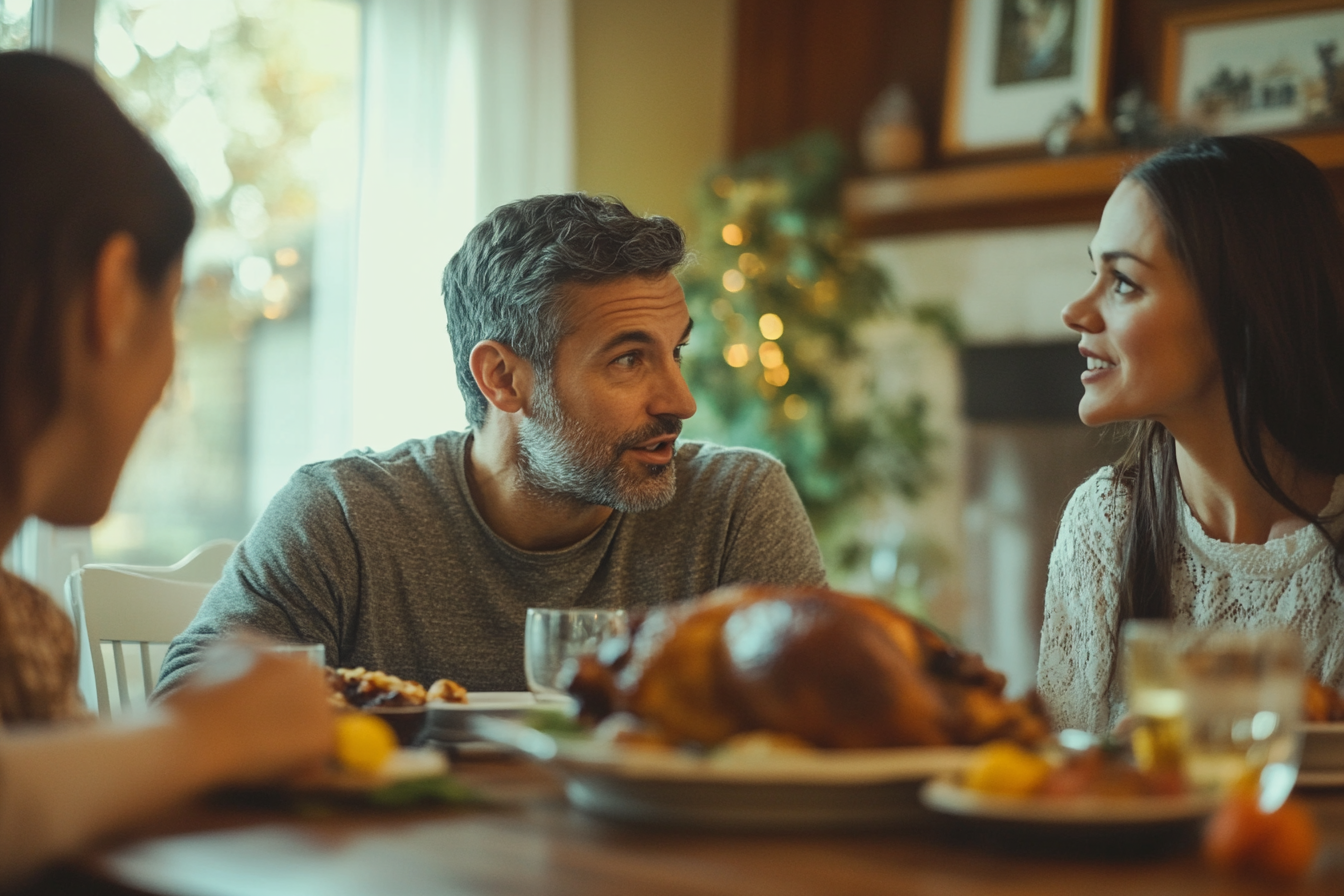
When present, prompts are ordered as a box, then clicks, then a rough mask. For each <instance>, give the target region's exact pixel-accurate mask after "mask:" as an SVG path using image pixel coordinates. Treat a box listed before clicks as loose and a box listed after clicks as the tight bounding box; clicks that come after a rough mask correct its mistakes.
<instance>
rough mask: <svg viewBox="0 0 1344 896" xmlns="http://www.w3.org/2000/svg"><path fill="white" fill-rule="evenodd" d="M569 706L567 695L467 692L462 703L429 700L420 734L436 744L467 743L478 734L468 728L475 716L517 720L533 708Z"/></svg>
mask: <svg viewBox="0 0 1344 896" xmlns="http://www.w3.org/2000/svg"><path fill="white" fill-rule="evenodd" d="M572 705H573V700H571V699H570V698H568V697H557V698H556V699H555V700H549V699H547V700H538V699H537V698H536V696H535V695H533V694H532V693H531V692H529V691H471V692H468V693H467V702H466V703H429V704H427V709H428V710H429V718H428V720H427V721H426V724H425V732H424V736H425V738H426V739H428V740H431V741H437V742H438V743H448V744H455V743H469V742H472V741H479V740H480V736H479V735H477V734H476V733H474V732H473V731H472V730H471V720H472V719H473V718H476V717H477V716H490V717H493V718H502V719H520V718H522V717H523V716H525V715H527V713H529V712H531V711H532V710H535V709H562V710H563V709H567V708H569V707H570V706H572Z"/></svg>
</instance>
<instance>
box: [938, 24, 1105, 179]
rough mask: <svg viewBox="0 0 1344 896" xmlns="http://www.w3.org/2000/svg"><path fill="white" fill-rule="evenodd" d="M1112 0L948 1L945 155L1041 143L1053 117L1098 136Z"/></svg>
mask: <svg viewBox="0 0 1344 896" xmlns="http://www.w3.org/2000/svg"><path fill="white" fill-rule="evenodd" d="M1112 13H1113V0H1030V2H1024V0H955V2H954V4H953V10H952V35H951V41H950V46H949V51H948V67H947V87H946V91H945V94H944V102H943V126H942V134H941V141H940V143H941V149H942V153H943V155H944V156H959V155H966V154H971V153H982V152H990V151H996V150H997V151H1004V150H1014V149H1016V150H1023V149H1033V148H1038V147H1041V146H1042V145H1043V142H1044V139H1045V135H1046V133H1047V131H1048V130H1050V128H1051V126H1052V125H1054V124H1056V123H1058V122H1059V121H1060V120H1065V121H1069V122H1070V123H1071V125H1072V126H1074V127H1079V128H1084V129H1087V130H1089V131H1090V132H1092V133H1096V132H1098V131H1104V130H1105V129H1106V127H1107V122H1106V99H1107V88H1108V86H1109V78H1110V67H1111V66H1110V54H1111V19H1112Z"/></svg>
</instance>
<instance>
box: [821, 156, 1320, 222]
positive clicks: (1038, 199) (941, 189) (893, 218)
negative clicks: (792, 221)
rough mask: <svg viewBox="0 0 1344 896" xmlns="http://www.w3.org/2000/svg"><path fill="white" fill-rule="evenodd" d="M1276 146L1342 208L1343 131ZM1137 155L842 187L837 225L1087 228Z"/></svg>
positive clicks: (879, 179) (923, 174)
mask: <svg viewBox="0 0 1344 896" xmlns="http://www.w3.org/2000/svg"><path fill="white" fill-rule="evenodd" d="M1279 139H1281V140H1283V142H1285V143H1287V144H1289V145H1291V146H1293V147H1295V148H1296V149H1297V150H1299V151H1300V152H1302V153H1303V154H1304V155H1306V156H1307V158H1309V159H1311V160H1312V161H1313V162H1315V163H1316V164H1317V166H1319V167H1320V168H1321V170H1323V171H1324V172H1325V173H1326V175H1327V177H1329V179H1330V181H1331V184H1332V185H1333V186H1334V188H1335V191H1336V194H1337V195H1339V197H1340V199H1341V203H1342V204H1344V130H1331V131H1317V132H1311V133H1303V134H1294V135H1287V136H1282V137H1280V138H1279ZM1145 155H1146V153H1143V152H1135V151H1132V150H1129V151H1117V152H1105V153H1093V154H1087V155H1076V156H1065V157H1062V158H1033V159H1024V160H1018V161H1011V162H996V163H992V164H983V165H970V166H962V167H956V168H941V169H937V170H933V171H919V172H915V173H912V174H903V175H882V176H875V177H862V178H855V179H853V180H850V181H849V182H848V183H847V184H846V185H845V192H844V200H843V201H844V211H845V217H846V219H847V220H848V222H849V224H850V227H851V228H852V230H853V232H854V233H855V234H857V235H859V236H864V237H880V236H898V235H904V234H914V233H928V232H934V231H943V230H978V229H990V228H998V227H1022V226H1030V225H1039V224H1065V223H1078V222H1085V221H1095V220H1096V219H1097V218H1099V217H1100V216H1101V210H1102V207H1103V206H1104V205H1105V204H1106V198H1107V197H1108V196H1110V194H1111V191H1112V190H1113V189H1115V185H1116V184H1117V183H1118V182H1119V180H1120V177H1121V176H1122V175H1123V173H1124V172H1125V170H1126V169H1128V168H1129V167H1131V166H1132V165H1134V164H1135V163H1136V162H1138V161H1139V160H1141V159H1143V158H1144V156H1145Z"/></svg>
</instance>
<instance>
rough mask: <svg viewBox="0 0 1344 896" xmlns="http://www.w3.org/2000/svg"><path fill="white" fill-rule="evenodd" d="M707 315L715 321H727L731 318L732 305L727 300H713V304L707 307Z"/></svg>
mask: <svg viewBox="0 0 1344 896" xmlns="http://www.w3.org/2000/svg"><path fill="white" fill-rule="evenodd" d="M709 313H710V314H712V315H714V319H715V320H727V319H728V318H730V317H732V316H733V303H732V302H730V301H728V300H727V299H715V300H714V304H712V305H710V306H709Z"/></svg>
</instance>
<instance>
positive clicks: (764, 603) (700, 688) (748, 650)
mask: <svg viewBox="0 0 1344 896" xmlns="http://www.w3.org/2000/svg"><path fill="white" fill-rule="evenodd" d="M1004 683H1005V682H1004V677H1003V676H1002V675H1000V674H999V673H997V672H994V671H991V670H990V669H988V668H986V667H985V664H984V663H983V662H982V661H981V660H980V657H979V656H977V655H975V654H968V653H962V652H960V651H958V650H956V649H955V648H953V647H952V646H951V645H949V644H948V643H947V642H946V641H944V640H943V639H942V638H941V637H939V636H938V635H937V634H936V633H935V632H934V631H933V630H932V629H930V628H928V626H925V625H923V624H921V623H919V622H918V621H916V620H915V619H913V618H912V617H910V616H908V615H906V614H904V613H901V612H900V611H898V610H895V609H893V608H891V607H888V606H886V605H885V604H882V603H879V602H877V601H875V600H871V599H867V598H860V597H853V596H850V595H847V594H841V593H839V592H835V591H828V590H826V589H821V588H803V587H794V588H781V587H767V586H755V585H751V586H731V587H727V588H721V589H719V590H718V591H714V592H711V593H710V594H707V595H705V596H704V597H702V598H700V599H699V600H695V601H691V602H689V603H686V604H682V605H680V606H676V607H670V608H666V609H661V610H657V611H654V612H652V613H650V614H649V615H648V616H647V617H646V618H645V619H644V620H643V621H642V623H640V624H638V626H637V627H636V628H635V629H634V631H633V632H632V634H631V636H630V638H629V639H622V640H617V641H609V642H608V643H606V644H604V645H603V648H602V650H600V651H599V653H598V655H597V656H596V657H589V658H586V659H585V660H583V661H582V662H581V663H580V664H579V667H578V669H577V671H576V674H575V676H574V680H573V682H572V684H571V686H570V690H571V692H572V693H573V694H574V695H575V696H576V697H578V698H579V701H580V706H581V709H582V711H583V713H584V714H585V715H586V716H588V717H589V718H592V719H601V718H603V717H605V716H606V715H608V714H610V713H612V712H629V713H633V714H634V715H636V716H638V717H639V718H640V719H641V720H642V721H643V722H644V723H645V724H647V725H648V726H650V727H651V728H652V729H653V730H654V731H655V732H656V733H657V734H658V735H659V736H660V737H661V738H663V739H665V740H666V741H667V742H669V743H694V744H700V745H704V746H713V745H716V744H719V743H722V742H723V741H725V740H727V739H728V738H730V737H732V736H734V735H736V734H742V733H745V732H749V731H760V730H765V731H773V732H778V733H781V734H788V735H792V736H794V737H797V738H800V739H802V740H804V741H806V742H808V743H810V744H813V745H815V746H818V747H842V748H864V747H896V746H921V745H923V746H934V745H942V744H976V743H982V742H984V741H986V740H991V739H994V738H999V737H1008V738H1013V739H1015V740H1019V741H1023V742H1027V743H1030V742H1034V741H1036V740H1039V739H1040V738H1042V737H1044V736H1045V734H1046V732H1047V725H1046V723H1045V721H1044V719H1043V718H1042V717H1041V714H1040V712H1039V710H1038V709H1037V707H1036V706H1035V705H1034V703H1033V701H1030V700H1020V701H1011V700H1006V699H1005V698H1004V696H1003V688H1004Z"/></svg>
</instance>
